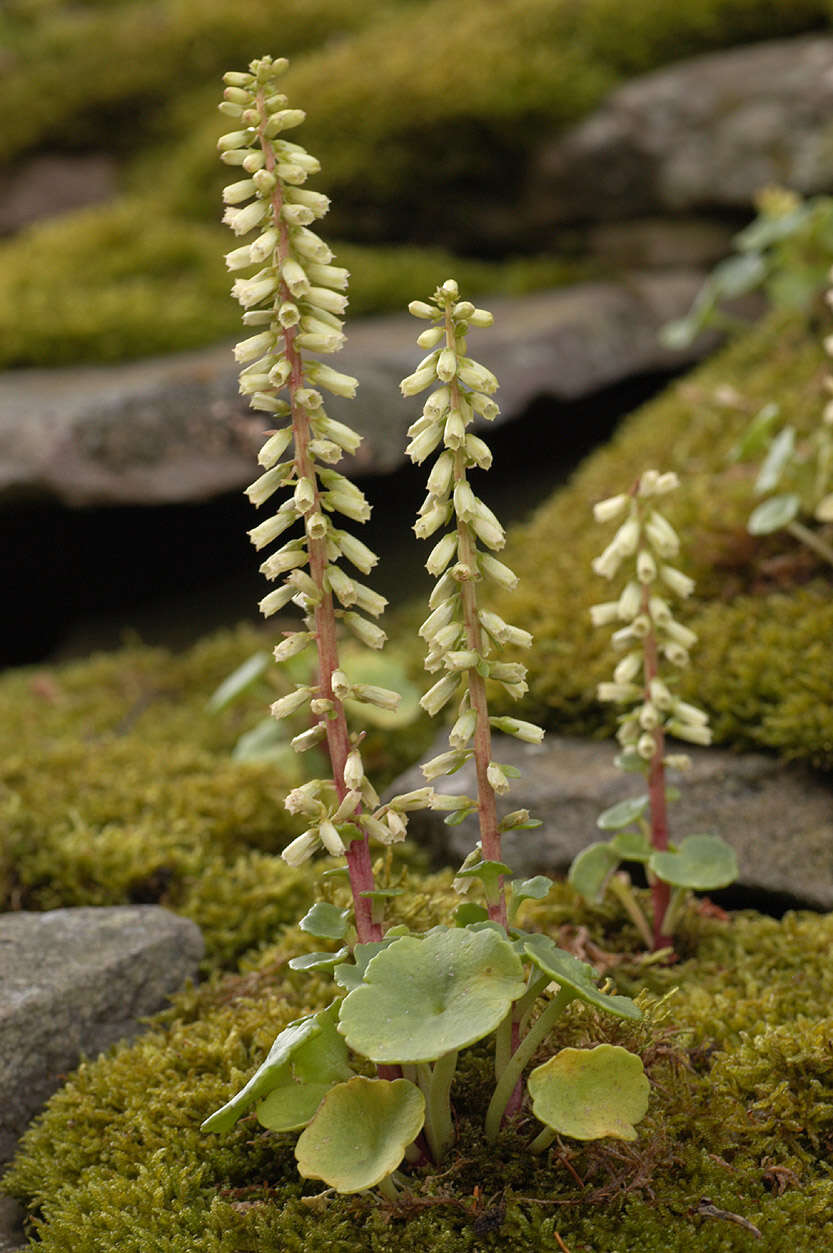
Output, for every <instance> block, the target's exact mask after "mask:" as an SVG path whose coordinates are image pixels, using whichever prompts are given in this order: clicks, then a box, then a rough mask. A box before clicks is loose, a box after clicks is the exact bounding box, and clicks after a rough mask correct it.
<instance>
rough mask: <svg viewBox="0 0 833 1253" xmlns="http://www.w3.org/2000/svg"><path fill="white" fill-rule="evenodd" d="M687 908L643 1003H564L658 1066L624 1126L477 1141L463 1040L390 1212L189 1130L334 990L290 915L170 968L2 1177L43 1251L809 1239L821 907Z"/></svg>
mask: <svg viewBox="0 0 833 1253" xmlns="http://www.w3.org/2000/svg"><path fill="white" fill-rule="evenodd" d="M446 881H447V880H446ZM443 882H444V881H443V880H436V881H435V888H439V889H441V890H440V897H442V895H444V891H446V890H447V889H443V888H442V884H443ZM568 895H569V894H568V893H567V892H566V889H563V888H562V889H559V899H558V900H557V901H556V904H555V906H535V907H534V908H533V911H532V912H533V913H535V915H536V919H537V921H538V922H542V921H545V919H546V913H547V910H548V909H549V910H550V921H554V920H555V921H557V920H558V919H559V918H560V917H561V914H560V910H561V909H563V908H566V907H568V906H569V904H570V902H569V900H568ZM437 903H438V904H439V903H440V902H437ZM573 904H575V902H573ZM431 912H432V911H430V910H429V911H428V912H427V913H426V916H425V920H426V921H430V919H431ZM690 926H691V928H693V929H692V930H691V940H692V942H695V940H696V943H697V955H696V957H694V958H692V959H690V960H688V961H686V962H684V963H682V964H681V965H680V966H678V967H677V968H675V969H674V970H673V971H667V972H665V973H664V974H657V975H655V976H654V978H655V980H656V987H657V990H658V991H661V990H662V987H663V984H666V985H667V984H668V983H670V982H672V981H673V982H674V983H676V984H677V985H678V988H679V990H678V991H677V992H676V993H675V994H674V995H673V996H672V997H671V999H670V1000H666V1001H664V1002H663V1004H662V1006H661V1007H659V1009H657V1010H652V1011H651V1012H650V1014H649V1017H648V1020H647V1025H644V1026H640V1027H633V1026H632V1025H627V1024H619V1023H616V1024H613V1025H612V1026H611V1024H610V1023H607V1024H606V1023H605V1022H603V1021H602V1020H600V1019H598V1020H597V1019H596V1018H595V1016H594V1015H592V1014H591V1013H589V1012H584V1011H582V1010H574V1011H571V1014H570V1015H569V1016H568V1020H566V1021H565V1022H564V1023H563V1024H562V1025H561V1026H560V1029H559V1032H558V1034H557V1035H555V1036H554V1037H553V1039H552V1040H551V1041H550V1046H551V1047H554V1048H557V1047H560V1046H561V1045H563V1044H565V1043H568V1042H570V1043H574V1044H578V1045H582V1044H587V1043H589V1042H591V1041H592V1040H598V1039H600V1038H605V1037H607V1038H611V1039H616V1040H621V1041H622V1042H624V1043H626V1044H627V1045H629V1046H630V1047H632V1048H637V1049H638V1050H639V1051H640V1052H642V1054H643V1057H644V1059H645V1063H646V1066H647V1067H648V1069H649V1071H650V1073H651V1074H652V1076H653V1078H654V1080H655V1088H654V1095H653V1097H652V1104H651V1109H650V1112H649V1115H648V1117H647V1119H646V1120H645V1122H644V1123H643V1124H642V1126H641V1130H640V1137H639V1139H638V1141H637V1142H636V1143H635V1144H634V1145H632V1146H630V1145H622V1144H615V1143H609V1144H605V1143H601V1144H598V1145H595V1146H593V1145H581V1144H578V1143H576V1142H570V1141H564V1142H563V1144H562V1145H561V1146H560V1148H558V1149H557V1151H554V1152H552V1153H549V1154H543V1155H540V1156H539V1157H537V1158H534V1159H531V1158H530V1157H529V1156H528V1155H527V1154H525V1153H524V1151H523V1148H522V1145H523V1143H524V1141H525V1140H526V1139H528V1137H529V1134H531V1129H523V1134H522V1136H520V1137H518V1136H513V1134H512V1133H507V1134H506V1135H505V1136H504V1137H503V1139H502V1141H501V1143H500V1144H499V1146H498V1147H497V1148H496V1149H491V1148H490V1149H489V1151H488V1153H484V1150H483V1146H482V1143H481V1142H480V1139H479V1137H478V1134H477V1131H476V1121H475V1122H472V1123H471V1124H470V1123H469V1122H468V1121H467V1114H468V1113H472V1112H473V1113H474V1114H477V1112H478V1107H479V1105H481V1104H482V1101H483V1095H484V1094H483V1084H482V1078H483V1076H484V1075H485V1074H486V1073H487V1072H488V1069H489V1058H488V1056H487V1054H486V1052H485V1051H478V1050H477V1049H474V1050H471V1051H470V1052H469V1053H467V1054H466V1055H465V1061H464V1064H463V1065H462V1066H461V1070H460V1074H459V1077H458V1080H457V1086H456V1088H455V1093H456V1097H457V1100H456V1108H457V1113H458V1133H459V1140H458V1145H457V1147H456V1150H455V1152H454V1153H453V1154H452V1156H451V1158H450V1159H449V1162H448V1163H447V1164H446V1165H445V1167H444V1170H443V1172H442V1173H439V1174H436V1175H434V1176H431V1175H430V1174H429V1175H427V1176H426V1177H424V1178H423V1179H422V1180H421V1181H415V1190H414V1193H413V1195H412V1196H410V1197H406V1198H405V1200H404V1203H403V1206H402V1208H401V1209H400V1210H399V1211H398V1212H395V1213H391V1212H390V1211H388V1210H387V1209H386V1208H385V1207H384V1206H380V1205H379V1204H378V1203H377V1202H376V1201H374V1200H372V1199H369V1198H363V1197H355V1198H343V1199H338V1198H333V1199H331V1200H329V1201H328V1200H321V1201H319V1202H312V1201H310V1200H309V1199H306V1200H305V1199H304V1198H309V1197H310V1196H311V1195H312V1194H314V1193H315V1192H316V1191H318V1190H319V1189H318V1188H317V1187H316V1185H314V1184H311V1185H310V1184H307V1185H303V1184H302V1183H301V1181H300V1180H299V1179H297V1178H296V1176H295V1169H294V1158H293V1155H292V1143H293V1137H291V1136H273V1135H270V1134H268V1133H263V1132H259V1131H258V1130H257V1128H256V1125H252V1123H251V1122H250V1121H244V1122H243V1123H242V1124H241V1125H238V1127H237V1128H236V1129H235V1131H234V1132H232V1133H231V1134H229V1135H227V1136H223V1137H214V1136H203V1135H201V1134H200V1133H199V1130H198V1127H199V1123H200V1121H201V1120H202V1118H203V1117H205V1115H206V1114H207V1113H208V1112H209V1111H210V1110H211V1109H213V1108H215V1107H216V1105H217V1104H219V1103H220V1102H222V1101H223V1100H224V1099H226V1097H227V1095H228V1093H229V1092H230V1091H232V1090H233V1089H234V1088H235V1087H236V1086H238V1085H239V1084H240V1083H241V1082H242V1081H244V1080H245V1079H246V1078H247V1077H248V1076H249V1074H250V1073H251V1071H252V1070H253V1069H254V1067H255V1066H256V1065H257V1064H258V1063H259V1061H260V1060H261V1059H262V1057H263V1054H264V1052H265V1051H266V1049H267V1048H268V1047H269V1045H270V1043H271V1041H272V1038H273V1036H274V1034H275V1033H276V1032H277V1030H279V1029H280V1028H281V1026H283V1025H284V1024H285V1023H286V1022H287V1021H289V1020H290V1019H291V1018H292V1017H294V1016H296V1015H297V1014H299V1013H301V1012H305V1011H307V1010H309V1009H314V1008H316V1007H319V1006H321V1005H323V1004H325V1003H326V1001H327V999H328V992H327V984H326V982H325V981H324V980H316V979H315V978H310V977H308V976H307V977H304V976H301V975H296V974H292V973H291V972H289V971H287V969H286V966H285V961H286V958H287V956H288V955H289V954H290V953H292V952H294V951H297V949H298V947H299V944H300V945H301V946H303V944H302V939H303V938H302V937H301V934H300V933H299V932H297V931H296V932H290V933H287V935H286V937H285V938H284V940H283V941H282V942H281V944H279V945H278V946H276V947H273V948H271V949H269V950H267V951H265V952H264V953H262V954H261V956H260V957H259V958H258V959H257V961H256V962H254V963H251V968H250V969H249V970H248V972H247V973H244V974H242V975H237V976H227V977H225V978H223V979H218V978H214V979H213V980H211V981H209V983H207V984H205V985H203V986H202V987H201V988H199V989H196V990H194V989H190V990H187V991H186V992H184V993H183V994H182V995H181V996H180V997H179V998H178V999H177V1001H176V1003H175V1005H174V1006H173V1008H172V1009H171V1010H170V1011H168V1012H167V1013H166V1014H165V1015H162V1016H161V1017H160V1019H159V1020H157V1024H156V1026H155V1027H154V1028H153V1029H152V1030H151V1031H150V1032H148V1034H147V1035H145V1036H144V1037H143V1038H142V1039H140V1040H139V1041H138V1042H137V1043H135V1044H134V1045H132V1046H130V1047H121V1048H119V1049H117V1050H115V1051H114V1052H113V1053H111V1055H109V1056H107V1057H104V1058H102V1059H100V1060H98V1061H96V1062H92V1063H85V1064H84V1065H82V1067H81V1068H80V1070H79V1071H78V1072H77V1073H76V1074H75V1075H74V1076H73V1077H72V1078H71V1079H70V1080H69V1082H68V1084H67V1085H66V1086H65V1087H64V1088H63V1089H62V1090H61V1091H60V1092H59V1093H57V1094H56V1096H55V1097H53V1098H52V1100H51V1102H50V1103H49V1106H48V1108H47V1111H46V1113H45V1115H44V1116H43V1118H42V1119H41V1120H40V1121H39V1122H38V1123H36V1124H35V1125H34V1126H33V1127H32V1129H31V1130H30V1131H29V1133H28V1134H27V1136H26V1139H25V1141H24V1144H23V1148H22V1150H21V1152H20V1154H19V1156H18V1158H17V1161H16V1163H15V1165H14V1167H13V1168H12V1172H11V1175H10V1177H9V1178H8V1180H7V1184H6V1186H7V1187H8V1188H10V1190H11V1191H13V1192H14V1193H15V1194H16V1195H18V1196H20V1197H21V1198H22V1199H23V1200H24V1201H25V1202H26V1204H27V1205H28V1206H29V1209H30V1211H31V1213H32V1214H33V1216H34V1220H35V1224H36V1227H35V1229H36V1231H37V1234H38V1236H39V1239H40V1241H41V1243H39V1244H38V1246H37V1247H39V1248H42V1249H43V1250H44V1253H58V1251H59V1250H60V1251H61V1253H64V1251H66V1253H69V1251H70V1250H72V1253H99V1251H100V1253H105V1251H106V1253H109V1251H110V1250H112V1249H114V1248H118V1249H120V1250H122V1249H124V1250H126V1251H127V1253H133V1251H134V1250H135V1251H136V1253H139V1251H140V1250H141V1251H142V1253H143V1251H144V1250H146V1249H148V1248H161V1247H165V1248H169V1249H171V1250H176V1251H179V1250H181V1251H182V1253H185V1251H186V1250H191V1249H193V1248H195V1247H198V1248H200V1249H201V1250H202V1249H210V1250H216V1253H241V1251H242V1250H245V1249H252V1250H255V1249H257V1250H258V1253H270V1251H271V1250H275V1251H276V1253H277V1251H278V1250H280V1251H283V1250H296V1249H297V1250H298V1251H299V1253H301V1251H302V1250H303V1251H304V1253H317V1250H319V1249H320V1250H324V1249H325V1248H330V1249H335V1250H339V1251H342V1250H343V1253H348V1251H349V1253H354V1251H355V1253H365V1251H367V1253H371V1251H372V1253H394V1251H396V1253H407V1251H408V1250H412V1249H414V1250H415V1249H417V1248H431V1249H432V1250H434V1249H437V1250H449V1251H451V1253H463V1251H466V1253H469V1251H471V1253H474V1251H475V1250H478V1251H479V1250H481V1249H491V1248H494V1249H498V1248H500V1249H509V1250H518V1253H520V1250H527V1249H530V1248H535V1249H541V1250H545V1251H549V1250H552V1251H553V1253H555V1251H556V1250H557V1249H558V1248H559V1245H558V1242H557V1240H556V1235H555V1233H556V1232H557V1233H558V1236H559V1237H560V1239H561V1240H562V1241H563V1244H566V1246H567V1247H568V1248H569V1249H570V1250H571V1253H578V1251H579V1250H582V1249H592V1250H602V1249H604V1250H610V1251H611V1253H613V1250H619V1249H621V1250H623V1253H624V1250H627V1251H628V1253H689V1250H690V1249H691V1248H693V1247H696V1248H697V1249H702V1250H705V1253H725V1251H727V1250H734V1249H738V1250H740V1249H745V1248H747V1247H751V1240H752V1236H751V1234H750V1233H749V1232H748V1230H744V1229H743V1228H742V1227H740V1226H738V1225H737V1224H736V1223H733V1222H732V1221H731V1215H735V1216H737V1217H739V1218H741V1219H743V1220H745V1221H746V1222H750V1223H752V1224H754V1225H755V1226H756V1227H757V1228H758V1229H759V1230H760V1231H761V1233H762V1236H763V1244H762V1246H761V1247H766V1248H773V1249H774V1248H779V1247H781V1245H782V1244H783V1245H785V1246H786V1245H787V1244H789V1247H792V1248H795V1249H802V1250H803V1249H810V1248H823V1247H825V1245H826V1244H827V1243H829V1241H830V1238H831V1237H833V1219H831V1213H833V1209H831V1205H832V1204H833V1184H831V1181H830V1178H829V1171H828V1169H827V1167H826V1148H825V1144H826V1141H827V1139H828V1138H829V1134H830V1121H831V1111H833V1083H832V1082H831V1075H832V1074H833V1067H832V1066H831V1062H832V1061H833V1056H832V1055H831V1050H832V1049H833V1045H831V1038H833V1037H831V1028H833V1021H831V1020H830V1019H821V1020H820V1019H819V1017H818V1015H819V1010H820V1007H821V1006H825V1005H829V1003H830V994H831V991H833V989H831V987H830V980H831V975H830V969H829V960H828V954H829V950H830V944H831V940H833V919H830V918H819V917H817V916H814V915H809V914H790V915H787V916H786V917H785V919H784V920H783V921H782V922H777V921H775V920H773V919H767V918H760V917H757V916H755V915H751V914H747V915H739V916H738V917H737V918H735V919H734V920H732V921H731V923H729V924H723V923H717V922H715V921H713V920H706V919H699V920H697V919H696V918H695V919H694V921H692V922H691V924H690ZM595 938H596V939H597V940H602V939H603V938H604V937H603V936H602V935H601V934H600V933H599V932H598V931H596V932H595ZM307 939H308V937H307ZM799 972H800V976H801V977H797V974H798V973H799ZM784 994H786V995H784ZM674 1032H675V1033H676V1034H674ZM576 1174H578V1175H579V1176H581V1177H582V1178H583V1179H584V1180H585V1183H584V1187H583V1189H582V1191H581V1196H579V1190H578V1189H577V1187H576V1183H575V1175H576ZM475 1185H478V1186H479V1187H480V1189H481V1191H480V1193H479V1194H475V1192H474V1188H475ZM478 1196H479V1199H478ZM703 1197H707V1198H708V1199H709V1203H710V1204H711V1206H712V1207H713V1209H712V1211H711V1214H712V1216H711V1217H709V1216H708V1213H705V1212H703V1210H702V1202H701V1198H703ZM716 1211H717V1212H719V1211H724V1215H725V1216H724V1217H723V1218H721V1217H719V1216H718V1217H715V1216H714V1213H715V1212H716Z"/></svg>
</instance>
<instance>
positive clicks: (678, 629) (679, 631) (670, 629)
mask: <svg viewBox="0 0 833 1253" xmlns="http://www.w3.org/2000/svg"><path fill="white" fill-rule="evenodd" d="M663 630H664V631H665V633H666V635H668V636H669V637H670V638H671V639H672V640H673V641H674V643H675V644H682V646H683V648H691V646H692V645H693V644H696V643H697V635H696V633H695V632H694V631H691V630H689V628H688V627H685V626H682V624H681V623H679V622H675V621H674V619H673V618H672V619H671V621H670V622H666V623H664V624H663Z"/></svg>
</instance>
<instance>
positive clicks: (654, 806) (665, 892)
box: [642, 585, 671, 949]
mask: <svg viewBox="0 0 833 1253" xmlns="http://www.w3.org/2000/svg"><path fill="white" fill-rule="evenodd" d="M642 612H643V613H644V614H645V615H646V616H647V618H648V619H649V621H650V623H651V629H650V630H649V631H648V633H647V635H646V636H645V637H644V639H643V641H642V651H643V657H644V673H645V699H646V700H649V699H650V686H651V680H652V679H656V678H657V677H658V674H659V665H658V661H657V637H656V632H655V630H654V623H653V618H652V617H651V608H650V592H649V589H648V587H647V585H645V586H643V588H642ZM653 737H654V753H653V756H652V757H651V760H650V764H649V766H648V796H649V798H650V802H649V803H650V809H651V847H652V848H655V849H658V850H660V851H662V850H664V849H667V848H668V808H667V802H666V798H665V766H664V764H663V757H664V756H665V733H664V731H663V729H662V724H660V725H659V726H657V727H655V728H654V730H653ZM651 896H652V899H653V907H654V948H655V949H659V948H668V947H669V946H670V945H671V937H670V936H668V935H666V934H665V933H664V932H663V929H662V924H663V921H664V919H665V915H666V913H667V911H668V906H669V903H670V901H671V888H670V886H669V884H667V883H663V881H662V880H661V879H656V878H655V879H654V881H653V883H652V884H651Z"/></svg>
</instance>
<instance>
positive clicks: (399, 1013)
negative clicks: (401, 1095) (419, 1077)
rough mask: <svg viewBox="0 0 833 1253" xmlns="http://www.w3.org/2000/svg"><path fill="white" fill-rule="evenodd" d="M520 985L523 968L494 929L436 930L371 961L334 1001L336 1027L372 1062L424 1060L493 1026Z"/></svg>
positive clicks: (397, 943) (397, 942) (394, 946)
mask: <svg viewBox="0 0 833 1253" xmlns="http://www.w3.org/2000/svg"><path fill="white" fill-rule="evenodd" d="M524 990H525V982H524V977H523V966H522V964H521V961H520V959H519V957H518V956H517V954H516V953H515V952H514V950H513V948H512V945H511V944H510V943H509V941H508V940H507V939H505V938H504V937H503V936H501V935H499V934H497V932H495V931H493V930H491V929H486V930H482V931H471V930H468V929H462V928H459V927H447V928H445V927H444V928H436V929H435V930H434V931H432V932H431V933H429V934H428V935H427V936H426V937H425V938H424V939H417V938H416V937H415V936H403V937H402V938H401V939H399V940H395V941H394V943H393V944H391V946H390V947H389V948H387V949H385V950H384V952H381V953H379V954H378V955H377V956H375V957H374V958H373V960H372V961H371V962H370V964H369V965H368V967H367V971H366V973H365V982H364V983H363V984H362V986H361V987H358V988H355V989H354V991H352V992H350V993H349V994H348V995H347V996H346V997H345V999H344V1001H343V1002H342V1005H341V1011H340V1015H339V1016H340V1019H341V1024H340V1027H339V1030H340V1031H342V1032H343V1034H344V1036H345V1038H346V1040H347V1043H348V1044H349V1045H350V1047H351V1048H352V1049H354V1050H355V1051H356V1052H357V1053H360V1054H362V1056H364V1057H369V1058H371V1059H372V1060H373V1061H375V1062H427V1061H434V1060H436V1058H438V1057H442V1056H443V1055H444V1054H445V1053H450V1052H451V1051H452V1050H453V1049H461V1048H465V1047H466V1045H468V1044H474V1042H475V1040H481V1039H482V1038H483V1036H485V1035H488V1034H489V1033H490V1032H491V1031H494V1030H495V1028H496V1027H497V1025H498V1023H499V1022H501V1020H502V1019H503V1018H505V1017H506V1014H507V1013H508V1011H509V1008H510V1006H511V1004H512V1002H513V1001H515V1000H517V999H518V997H519V996H522V995H523V993H524Z"/></svg>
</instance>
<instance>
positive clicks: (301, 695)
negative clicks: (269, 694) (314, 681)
mask: <svg viewBox="0 0 833 1253" xmlns="http://www.w3.org/2000/svg"><path fill="white" fill-rule="evenodd" d="M312 690H313V689H312V688H311V687H297V688H296V689H295V691H294V692H288V693H287V695H286V696H281V697H280V699H279V700H276V701H273V703H272V704H271V705H270V706H269V712H270V714H271V715H272V717H273V718H278V719H280V718H289V717H291V715H292V714H294V713H297V712H298V710H299V709H302V708H303V706H304V705H306V704H307V702H308V701H309V698H310V694H311V693H312Z"/></svg>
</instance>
